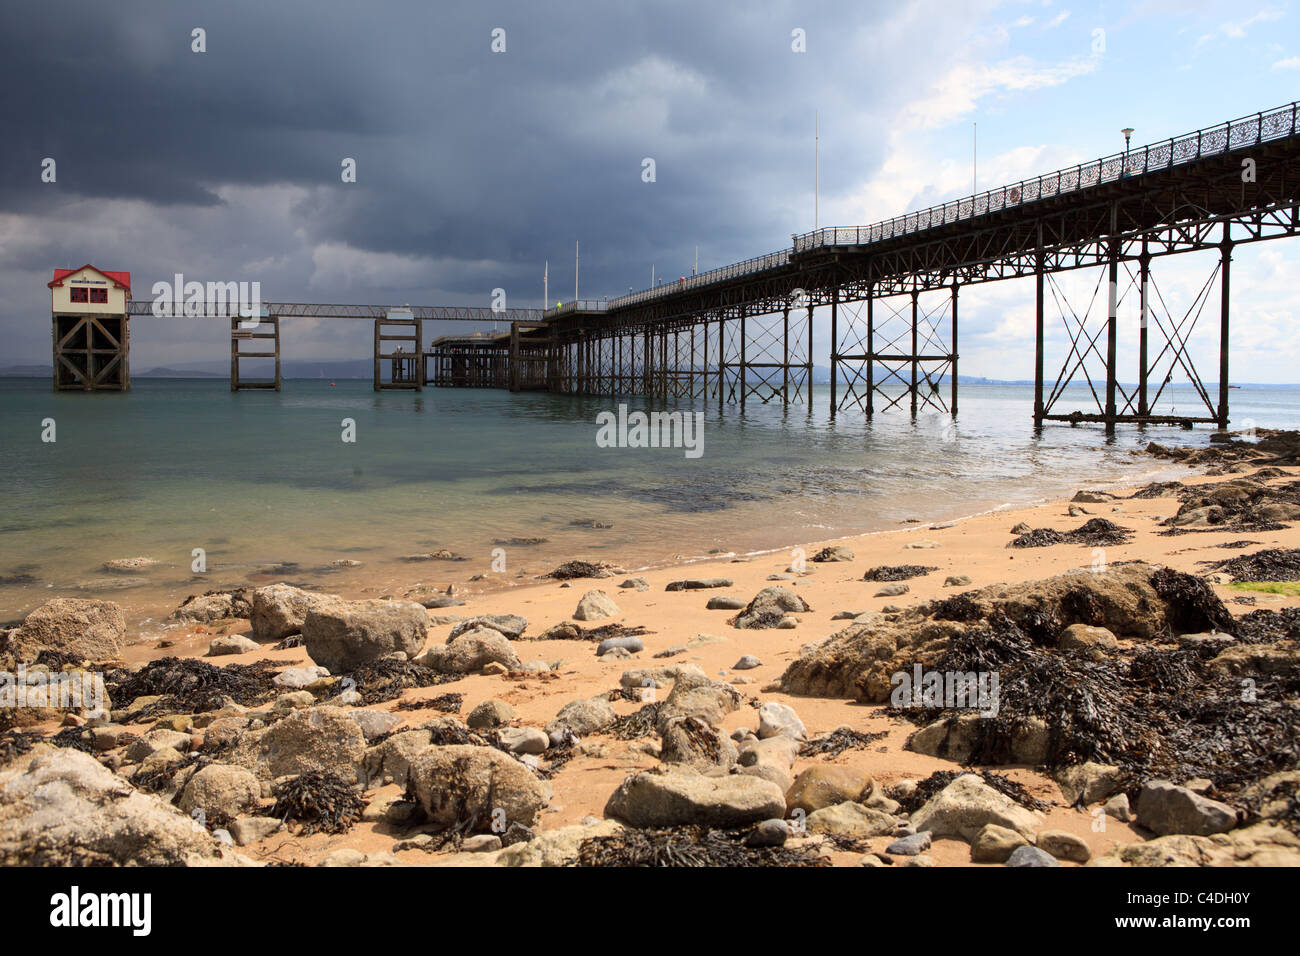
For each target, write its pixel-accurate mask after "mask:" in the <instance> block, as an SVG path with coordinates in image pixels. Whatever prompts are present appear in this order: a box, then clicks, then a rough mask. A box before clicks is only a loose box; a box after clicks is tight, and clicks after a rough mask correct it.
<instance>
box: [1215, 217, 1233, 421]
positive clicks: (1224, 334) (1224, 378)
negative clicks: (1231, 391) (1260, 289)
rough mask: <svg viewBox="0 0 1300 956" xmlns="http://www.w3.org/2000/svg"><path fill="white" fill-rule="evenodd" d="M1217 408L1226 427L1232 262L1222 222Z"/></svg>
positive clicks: (1228, 235) (1229, 233) (1228, 232)
mask: <svg viewBox="0 0 1300 956" xmlns="http://www.w3.org/2000/svg"><path fill="white" fill-rule="evenodd" d="M1219 256H1220V263H1221V267H1220V273H1219V408H1218V416H1217V417H1218V426H1219V429H1220V430H1221V431H1226V430H1227V428H1228V332H1229V321H1228V301H1229V296H1228V292H1229V289H1228V269H1229V266H1230V265H1231V264H1232V227H1231V226H1230V225H1229V224H1228V223H1226V222H1225V223H1224V224H1223V242H1222V243H1220V245H1219Z"/></svg>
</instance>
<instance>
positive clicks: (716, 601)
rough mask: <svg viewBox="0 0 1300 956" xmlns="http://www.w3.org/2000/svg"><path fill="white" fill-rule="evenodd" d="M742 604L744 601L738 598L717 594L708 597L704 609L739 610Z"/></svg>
mask: <svg viewBox="0 0 1300 956" xmlns="http://www.w3.org/2000/svg"><path fill="white" fill-rule="evenodd" d="M744 606H745V602H744V601H742V600H741V599H740V598H734V597H723V596H722V595H718V596H717V597H711V598H709V603H708V604H706V605H704V609H705V610H706V611H739V610H740V609H741V608H743V607H744Z"/></svg>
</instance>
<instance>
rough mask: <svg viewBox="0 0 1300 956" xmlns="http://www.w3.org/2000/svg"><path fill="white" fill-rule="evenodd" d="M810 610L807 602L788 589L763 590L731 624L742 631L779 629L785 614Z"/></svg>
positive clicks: (772, 588)
mask: <svg viewBox="0 0 1300 956" xmlns="http://www.w3.org/2000/svg"><path fill="white" fill-rule="evenodd" d="M811 610H812V608H811V607H810V606H809V605H808V602H807V601H805V600H804V599H803V598H801V597H800V596H799V595H797V594H795V593H794V592H793V591H791V590H789V589H788V588H782V587H771V588H763V590H761V591H759V592H758V594H756V595H754V599H753V600H752V601H750V602H749V604H747V605H746V606H745V610H743V611H742V612H741V613H740V614H737V615H736V617H735V618H733V619H732V622H731V623H732V624H733V625H734V626H736V627H738V628H742V629H756V628H770V627H779V626H781V621H782V620H784V619H785V617H786V615H787V614H790V613H803V612H805V611H811Z"/></svg>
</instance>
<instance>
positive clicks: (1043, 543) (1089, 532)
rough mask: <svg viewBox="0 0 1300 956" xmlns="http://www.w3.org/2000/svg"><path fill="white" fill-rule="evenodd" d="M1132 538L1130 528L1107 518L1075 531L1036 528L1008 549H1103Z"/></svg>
mask: <svg viewBox="0 0 1300 956" xmlns="http://www.w3.org/2000/svg"><path fill="white" fill-rule="evenodd" d="M1132 537H1133V531H1132V530H1131V529H1129V528H1124V527H1121V526H1120V525H1117V524H1116V523H1115V522H1113V521H1110V520H1107V519H1106V518H1089V519H1088V520H1087V521H1085V522H1084V523H1083V524H1082V525H1080V526H1079V527H1077V528H1075V529H1074V530H1073V531H1056V530H1053V529H1052V528H1035V529H1034V530H1033V531H1029V532H1026V533H1025V534H1022V535H1018V536H1017V537H1016V538H1015V539H1014V540H1013V541H1012V542H1011V543H1010V544H1009V545H1008V547H1011V548H1043V547H1047V546H1048V545H1053V544H1086V545H1091V546H1092V547H1102V546H1105V545H1117V544H1125V543H1127V542H1128V541H1129V540H1131V539H1132Z"/></svg>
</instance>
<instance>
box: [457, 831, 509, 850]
mask: <svg viewBox="0 0 1300 956" xmlns="http://www.w3.org/2000/svg"><path fill="white" fill-rule="evenodd" d="M499 849H501V838H500V837H499V836H497V835H496V834H495V833H480V834H478V835H477V836H472V837H466V838H465V839H464V840H463V841H461V844H460V851H461V852H462V853H492V852H493V851H495V850H499Z"/></svg>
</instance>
